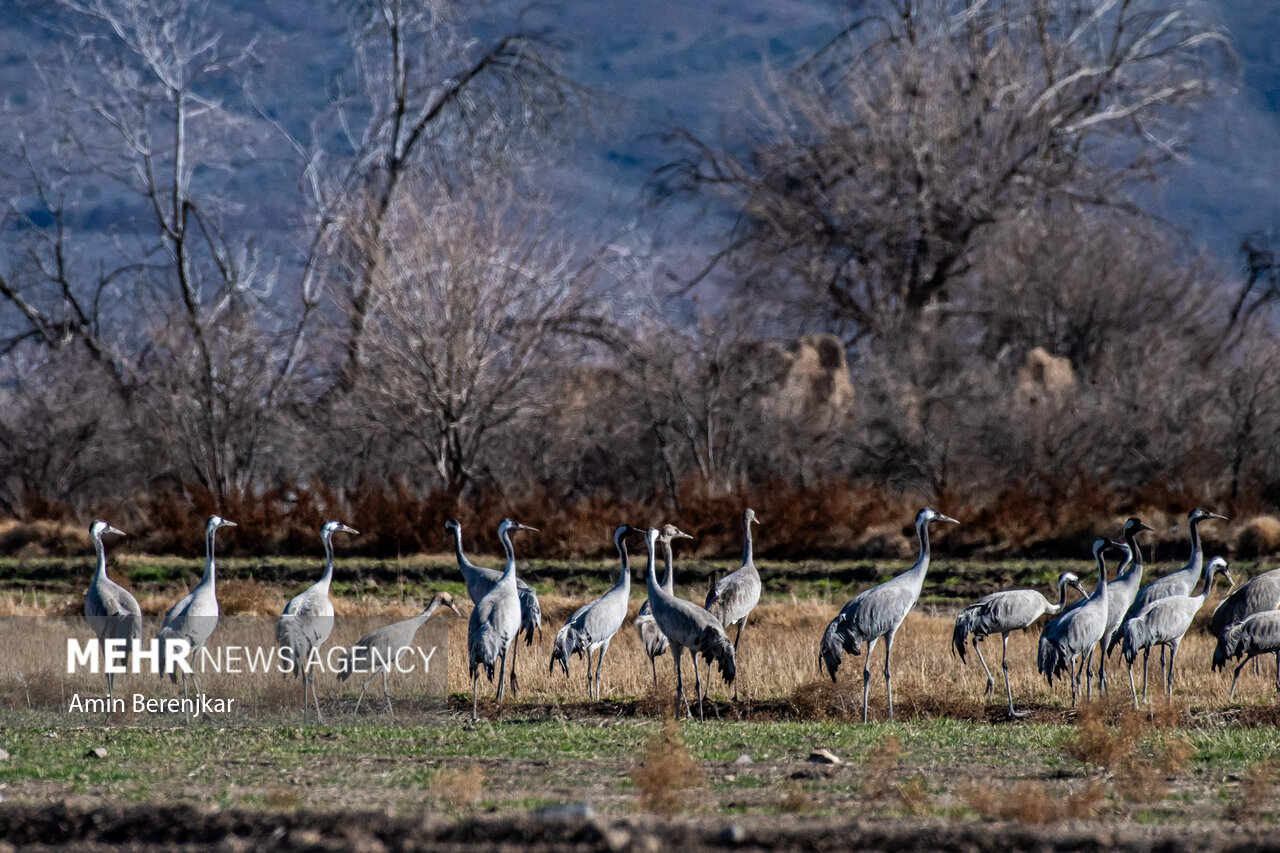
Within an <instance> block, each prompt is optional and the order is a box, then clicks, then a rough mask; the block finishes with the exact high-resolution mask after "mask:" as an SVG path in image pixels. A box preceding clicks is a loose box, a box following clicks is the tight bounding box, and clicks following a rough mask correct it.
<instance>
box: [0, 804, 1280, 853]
mask: <svg viewBox="0 0 1280 853" xmlns="http://www.w3.org/2000/svg"><path fill="white" fill-rule="evenodd" d="M0 839H3V841H0V849H15V850H32V851H35V850H65V851H86V853H87V851H107V850H132V851H150V850H206V849H217V850H227V851H248V850H282V851H326V850H361V851H369V853H373V852H374V851H383V850H388V851H392V850H394V851H401V850H403V851H413V850H440V851H466V850H482V849H483V850H512V851H514V850H519V851H522V853H536V851H543V850H547V851H550V850H572V851H588V850H590V851H595V850H607V851H644V853H656V851H659V850H682V851H685V852H686V853H695V851H703V850H724V849H735V850H742V851H778V850H807V851H828V850H830V851H837V850H839V851H844V850H851V849H861V850H886V851H888V850H893V851H917V850H919V851H934V850H937V851H993V853H997V852H998V853H1003V851H1010V853H1012V852H1013V851H1028V850H1042V851H1075V850H1100V849H1109V850H1132V851H1152V850H1159V851H1162V853H1180V851H1196V853H1216V851H1243V850H1250V851H1263V850H1277V849H1280V835H1277V833H1276V832H1275V829H1274V827H1263V826H1223V825H1220V824H1215V825H1204V826H1190V827H1186V826H1183V827H1178V828H1177V829H1168V828H1160V827H1151V826H1140V825H1137V824H1130V825H1108V826H1106V827H1105V828H1102V827H1099V826H1097V825H1093V824H1090V823H1088V822H1083V821H1082V822H1078V823H1074V824H1069V825H1060V826H1056V827H1053V828H1051V829H1040V828H1034V827H1026V826H1021V825H1016V824H1008V823H1000V822H987V823H958V824H957V823H949V822H944V821H937V820H917V819H909V818H908V819H895V820H860V819H857V818H825V819H823V818H812V817H806V816H799V815H783V816H774V817H770V818H768V819H758V818H757V819H754V820H742V821H736V820H732V819H725V818H718V819H676V820H674V821H673V820H667V819H660V818H652V817H632V818H627V819H622V820H602V819H600V818H598V817H596V816H594V815H588V816H580V815H578V816H569V817H564V816H559V815H554V814H552V815H533V816H530V817H526V818H517V819H512V818H483V817H481V818H474V819H469V820H464V821H448V820H443V819H440V818H437V817H433V816H431V815H423V816H420V817H389V816H386V815H383V814H378V813H347V812H294V813H288V814H266V813H258V812H239V811H222V810H217V809H199V808H195V807H191V806H154V805H142V806H132V807H120V806H100V807H79V806H76V805H67V804H59V805H54V806H51V807H50V806H0Z"/></svg>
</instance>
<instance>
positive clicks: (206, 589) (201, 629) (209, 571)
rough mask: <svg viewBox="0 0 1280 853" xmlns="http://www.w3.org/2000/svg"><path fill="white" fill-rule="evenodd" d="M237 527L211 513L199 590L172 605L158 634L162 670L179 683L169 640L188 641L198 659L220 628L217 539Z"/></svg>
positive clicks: (184, 699) (184, 683) (187, 708)
mask: <svg viewBox="0 0 1280 853" xmlns="http://www.w3.org/2000/svg"><path fill="white" fill-rule="evenodd" d="M235 526H236V523H235V522H234V521H227V520H226V519H225V518H221V517H219V516H216V515H211V516H209V520H208V521H207V522H206V523H205V526H204V550H205V561H204V576H203V577H201V578H200V583H198V584H196V588H195V589H193V590H191V592H189V593H187V595H186V596H185V597H184V598H183V599H182V600H181V601H179V602H178V603H177V604H175V605H173V607H171V608H169V612H168V613H166V614H165V615H164V622H163V623H162V627H161V628H160V632H159V633H158V634H157V635H156V638H157V639H158V640H159V641H160V655H161V658H160V664H161V667H160V671H161V672H162V673H165V672H167V673H168V674H169V679H170V680H171V681H173V682H174V683H175V684H176V683H177V682H178V675H177V673H176V672H174V669H173V662H171V661H169V660H167V659H166V651H167V647H168V644H169V641H170V640H181V641H184V642H185V643H186V644H187V647H188V648H189V649H190V650H191V652H190V653H191V659H192V660H193V661H194V660H195V657H196V655H198V654H199V653H200V650H201V649H203V648H204V644H205V641H206V640H208V639H209V635H210V634H212V633H213V629H214V628H217V627H218V594H217V589H216V576H217V572H216V570H215V568H214V564H213V540H214V535H215V534H216V533H217V532H218V530H219V528H223V527H235ZM187 676H188V673H187V671H186V670H185V669H184V670H183V671H182V710H183V713H185V714H186V719H187V723H190V722H191V708H190V704H189V702H188V701H187ZM190 677H191V682H192V683H193V684H195V686H196V693H197V694H201V693H202V692H203V691H201V690H200V682H199V681H197V680H196V675H195V672H194V671H193V672H191V673H190Z"/></svg>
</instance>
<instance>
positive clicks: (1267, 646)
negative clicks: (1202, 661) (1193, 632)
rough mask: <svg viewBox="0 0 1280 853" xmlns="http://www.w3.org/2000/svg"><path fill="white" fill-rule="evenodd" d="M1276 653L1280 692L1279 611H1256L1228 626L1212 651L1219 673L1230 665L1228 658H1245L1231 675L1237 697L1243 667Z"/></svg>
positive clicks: (1215, 666)
mask: <svg viewBox="0 0 1280 853" xmlns="http://www.w3.org/2000/svg"><path fill="white" fill-rule="evenodd" d="M1269 654H1275V656H1276V661H1277V663H1276V691H1277V692H1280V610H1266V611H1263V612H1261V613H1254V614H1253V615H1251V616H1248V617H1246V618H1245V619H1244V620H1242V621H1240V622H1234V623H1232V624H1230V625H1228V626H1227V627H1226V628H1225V629H1224V630H1223V632H1222V633H1221V634H1220V635H1219V636H1218V647H1217V648H1216V649H1214V651H1213V670H1214V672H1217V671H1218V670H1220V669H1222V668H1223V667H1224V666H1226V664H1227V658H1236V659H1240V658H1244V660H1241V661H1240V665H1239V666H1237V667H1236V672H1235V675H1234V676H1232V678H1231V692H1230V693H1228V694H1227V695H1228V696H1230V697H1231V698H1233V699H1234V698H1235V695H1236V681H1238V680H1239V679H1240V670H1242V669H1244V665H1245V664H1246V663H1248V662H1249V661H1251V660H1253V659H1254V658H1255V657H1258V656H1259V655H1269Z"/></svg>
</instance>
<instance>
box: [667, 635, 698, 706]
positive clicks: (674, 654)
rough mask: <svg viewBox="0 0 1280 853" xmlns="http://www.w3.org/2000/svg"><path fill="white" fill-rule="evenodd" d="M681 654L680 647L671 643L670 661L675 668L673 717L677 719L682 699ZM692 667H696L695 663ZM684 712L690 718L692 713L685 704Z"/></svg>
mask: <svg viewBox="0 0 1280 853" xmlns="http://www.w3.org/2000/svg"><path fill="white" fill-rule="evenodd" d="M682 654H683V650H682V649H681V647H680V646H677V645H676V644H675V643H672V644H671V659H672V662H673V663H674V664H675V667H676V709H675V715H676V716H677V717H678V716H680V703H681V701H682V700H683V699H684V672H683V671H682V667H681V665H680V664H681V660H680V657H681V655H682ZM694 666H697V663H696V662H695V663H694ZM685 711H686V713H689V715H690V716H692V712H690V711H689V708H688V703H685Z"/></svg>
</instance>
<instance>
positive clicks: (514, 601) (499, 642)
mask: <svg viewBox="0 0 1280 853" xmlns="http://www.w3.org/2000/svg"><path fill="white" fill-rule="evenodd" d="M537 529H538V528H536V527H529V526H527V525H524V524H521V523H520V522H518V521H512V520H511V519H509V518H504V519H503V520H502V523H501V524H499V525H498V539H499V540H500V541H501V542H502V550H503V551H505V552H506V554H507V565H506V570H505V571H503V573H502V576H501V577H500V578H498V582H497V583H495V584H494V585H493V589H491V590H489V592H487V593H486V594H485V595H484V597H483V598H481V599H480V601H479V602H478V603H477V604H476V606H475V607H474V608H473V609H472V610H471V618H470V619H469V620H468V622H467V665H468V669H469V671H470V675H471V719H472V720H473V721H475V720H479V719H480V669H481V667H483V668H484V670H485V674H486V675H487V676H488V677H489V681H490V682H492V681H493V670H494V668H495V667H497V668H498V709H499V710H501V709H502V699H503V696H504V695H505V693H506V689H505V688H506V676H507V652H508V651H509V650H510V649H511V646H512V645H513V644H514V643H515V641H516V637H517V635H518V634H519V633H520V598H519V595H518V594H517V592H516V590H517V587H516V552H515V549H513V548H512V547H511V535H510V534H511V532H512V531H515V530H533V531H536V530H537Z"/></svg>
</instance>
